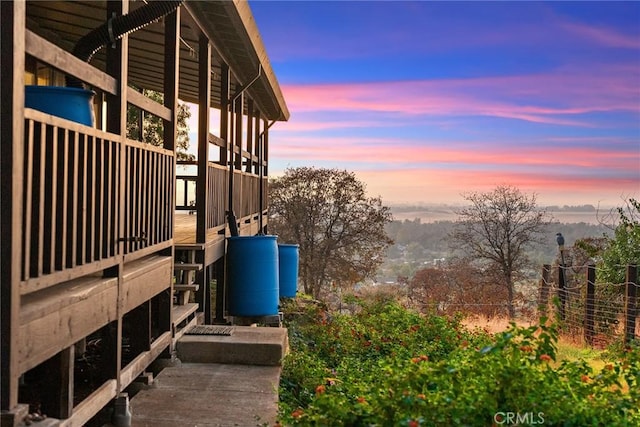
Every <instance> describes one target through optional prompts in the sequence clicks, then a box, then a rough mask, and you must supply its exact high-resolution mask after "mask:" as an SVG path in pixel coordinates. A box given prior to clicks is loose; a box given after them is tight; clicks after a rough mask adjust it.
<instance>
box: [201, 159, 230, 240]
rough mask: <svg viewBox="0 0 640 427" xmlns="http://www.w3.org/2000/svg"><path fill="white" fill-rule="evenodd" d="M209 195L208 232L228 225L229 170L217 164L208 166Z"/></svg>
mask: <svg viewBox="0 0 640 427" xmlns="http://www.w3.org/2000/svg"><path fill="white" fill-rule="evenodd" d="M208 169H209V171H208V174H207V179H208V193H207V220H206V224H207V230H211V229H213V228H217V227H220V226H223V225H224V224H226V217H225V212H226V211H227V205H228V197H227V189H228V188H229V170H228V169H227V168H226V167H224V166H222V165H219V164H217V163H211V162H209V165H208Z"/></svg>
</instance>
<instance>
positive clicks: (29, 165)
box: [22, 120, 34, 280]
mask: <svg viewBox="0 0 640 427" xmlns="http://www.w3.org/2000/svg"><path fill="white" fill-rule="evenodd" d="M25 139H26V141H27V155H26V159H25V175H26V177H25V178H26V179H25V183H26V186H25V195H24V247H23V255H22V262H23V270H22V280H26V279H27V278H28V277H29V276H30V275H31V271H30V269H31V265H30V257H31V228H32V227H31V224H32V220H33V219H32V218H31V208H32V203H33V200H32V197H33V144H34V141H33V139H34V123H33V120H29V121H28V130H27V134H26V138H25Z"/></svg>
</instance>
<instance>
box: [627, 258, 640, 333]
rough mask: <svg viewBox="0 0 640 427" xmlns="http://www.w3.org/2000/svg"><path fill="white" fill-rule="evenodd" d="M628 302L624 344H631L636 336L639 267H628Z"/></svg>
mask: <svg viewBox="0 0 640 427" xmlns="http://www.w3.org/2000/svg"><path fill="white" fill-rule="evenodd" d="M626 285H627V292H626V296H627V297H626V301H625V315H624V318H625V322H624V324H625V327H624V342H625V344H629V343H630V342H631V341H632V340H633V339H635V335H636V300H637V295H638V293H637V291H638V266H637V265H627V277H626Z"/></svg>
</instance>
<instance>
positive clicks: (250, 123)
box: [245, 98, 255, 213]
mask: <svg viewBox="0 0 640 427" xmlns="http://www.w3.org/2000/svg"><path fill="white" fill-rule="evenodd" d="M253 125H254V112H253V99H251V98H249V99H248V100H247V153H248V156H249V158H247V164H246V166H245V171H247V172H248V173H253V155H254V153H255V152H254V148H253V136H254V132H253V127H254V126H253ZM251 213H253V212H251Z"/></svg>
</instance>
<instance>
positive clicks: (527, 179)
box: [356, 169, 640, 205]
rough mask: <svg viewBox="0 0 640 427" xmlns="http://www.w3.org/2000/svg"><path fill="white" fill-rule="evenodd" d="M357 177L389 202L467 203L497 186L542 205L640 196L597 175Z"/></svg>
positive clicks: (419, 172) (625, 183)
mask: <svg viewBox="0 0 640 427" xmlns="http://www.w3.org/2000/svg"><path fill="white" fill-rule="evenodd" d="M356 174H357V176H358V177H359V178H360V179H362V180H363V181H364V182H366V183H367V191H368V193H369V194H371V195H380V196H381V197H382V199H383V201H384V202H385V203H394V202H415V201H424V202H429V201H433V202H444V203H457V202H463V198H462V194H464V193H467V192H469V191H491V190H492V189H493V188H495V187H496V186H497V185H503V184H508V185H513V186H515V187H518V188H519V189H521V190H522V191H525V192H527V193H536V194H537V195H538V200H539V202H541V203H548V204H555V203H558V204H571V203H593V204H596V203H599V202H603V203H604V204H610V205H615V204H616V203H619V201H620V197H621V195H634V194H635V195H637V194H640V188H638V182H637V181H635V182H634V181H633V180H629V179H624V178H617V179H616V178H613V179H604V178H601V177H597V176H592V177H580V178H575V177H574V178H571V179H567V177H566V176H562V175H552V174H546V175H537V174H527V173H518V172H512V173H506V174H505V173H495V172H487V171H477V170H464V171H449V170H424V169H413V170H406V169H395V170H384V171H379V170H360V171H357V172H356Z"/></svg>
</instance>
